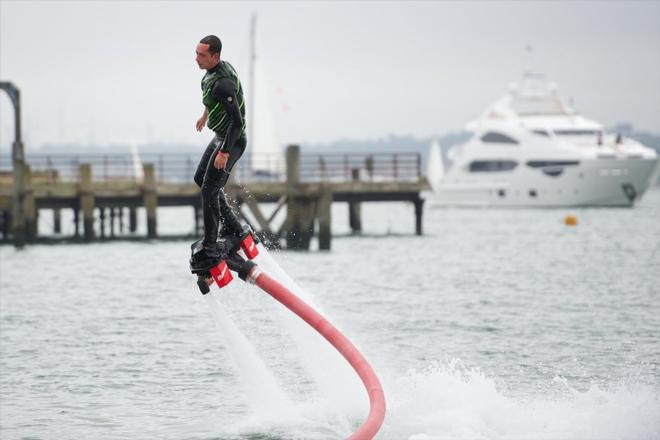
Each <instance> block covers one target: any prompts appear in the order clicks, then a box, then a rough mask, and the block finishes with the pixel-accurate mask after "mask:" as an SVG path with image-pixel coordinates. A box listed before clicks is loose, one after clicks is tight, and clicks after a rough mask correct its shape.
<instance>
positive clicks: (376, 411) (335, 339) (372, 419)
mask: <svg viewBox="0 0 660 440" xmlns="http://www.w3.org/2000/svg"><path fill="white" fill-rule="evenodd" d="M254 283H255V284H256V285H257V286H259V287H260V288H261V289H263V290H264V291H265V292H266V293H268V294H269V295H270V296H272V297H273V298H275V299H276V300H278V301H279V302H281V303H282V304H284V305H285V306H286V307H287V308H288V309H289V310H291V311H292V312H293V313H295V314H296V315H298V316H299V317H300V318H302V319H303V320H304V321H305V322H307V324H309V325H310V326H312V327H313V328H314V329H315V330H316V331H317V332H319V333H320V334H321V335H322V336H323V337H324V338H325V339H327V340H328V342H330V343H331V344H332V345H333V346H334V347H335V348H336V349H337V351H339V352H340V353H341V354H342V356H344V358H346V360H347V361H348V363H349V364H351V366H352V367H353V369H354V370H355V372H356V373H357V374H358V376H360V379H362V383H363V384H364V386H365V388H366V389H367V393H368V394H369V415H368V416H367V420H365V421H364V423H363V424H362V426H360V428H359V429H358V430H357V431H355V432H354V433H353V434H352V435H351V436H350V437H349V440H370V439H372V438H373V437H374V436H375V435H376V433H377V432H378V430H379V429H380V426H381V425H382V424H383V419H384V418H385V393H383V387H382V386H381V385H380V381H379V380H378V377H376V373H375V372H374V370H373V368H371V365H369V362H367V360H366V359H365V358H364V356H362V354H361V353H360V352H359V351H358V350H357V348H355V346H354V345H353V344H352V343H351V341H349V340H348V339H347V338H346V336H344V335H343V334H341V332H340V331H339V330H337V328H335V326H333V325H332V324H331V323H330V322H329V321H328V320H327V319H325V318H324V317H323V316H321V315H320V314H319V313H318V312H317V311H316V310H314V309H313V308H311V307H310V306H308V305H307V304H306V303H305V302H304V301H303V300H301V299H300V298H298V297H297V296H296V295H294V294H293V293H291V292H290V291H289V289H287V288H286V287H284V286H283V285H281V284H280V283H278V282H277V281H275V280H274V279H272V278H271V277H269V276H268V275H266V274H265V273H263V272H260V273H259V274H257V275H256V280H255V282H254Z"/></svg>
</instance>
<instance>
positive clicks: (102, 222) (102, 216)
mask: <svg viewBox="0 0 660 440" xmlns="http://www.w3.org/2000/svg"><path fill="white" fill-rule="evenodd" d="M99 226H100V227H99V229H100V232H101V233H100V235H101V239H103V238H105V208H99Z"/></svg>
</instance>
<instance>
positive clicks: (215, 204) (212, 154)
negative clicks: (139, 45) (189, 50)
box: [194, 35, 247, 259]
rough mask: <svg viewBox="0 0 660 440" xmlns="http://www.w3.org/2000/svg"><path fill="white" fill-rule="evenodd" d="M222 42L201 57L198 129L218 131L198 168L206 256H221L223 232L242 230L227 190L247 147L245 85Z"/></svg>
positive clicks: (203, 44) (205, 46)
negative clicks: (224, 54) (223, 55)
mask: <svg viewBox="0 0 660 440" xmlns="http://www.w3.org/2000/svg"><path fill="white" fill-rule="evenodd" d="M221 51H222V42H221V41H220V39H219V38H218V37H217V36H215V35H209V36H206V37H204V38H202V39H201V40H200V42H199V44H197V48H196V54H197V56H196V58H195V60H196V61H197V64H198V65H199V68H200V69H204V70H206V73H205V74H204V77H203V78H202V102H203V104H204V113H203V114H202V116H201V117H200V118H199V119H198V120H197V123H196V128H197V131H202V129H203V128H204V125H206V126H207V127H208V128H209V129H211V130H213V131H214V132H215V136H214V137H213V139H212V140H211V142H210V143H209V145H208V146H207V147H206V150H205V151H204V154H203V155H202V158H201V160H200V162H199V165H198V167H197V171H196V172H195V178H194V179H195V183H196V184H197V185H198V186H199V187H200V188H201V189H202V210H203V216H204V238H203V246H204V252H205V253H206V256H207V257H209V258H211V259H212V258H213V257H214V256H216V255H217V252H218V250H217V239H218V233H220V236H221V237H227V236H232V235H233V236H236V237H238V236H239V235H240V234H241V230H242V225H241V223H240V222H239V220H238V217H237V216H236V214H235V213H234V212H233V210H232V209H231V207H230V206H229V203H228V202H227V197H226V195H225V192H224V190H223V188H224V186H225V185H226V183H227V180H228V179H229V174H230V173H231V171H232V168H233V167H234V165H236V162H237V161H238V160H239V159H240V158H241V156H242V155H243V152H244V151H245V148H246V146H247V137H246V134H245V132H246V131H245V126H246V122H245V100H244V99H243V87H242V85H241V81H240V79H239V77H238V74H237V73H236V70H235V69H234V67H233V66H232V65H231V64H229V62H227V61H225V60H221V59H220V52H221Z"/></svg>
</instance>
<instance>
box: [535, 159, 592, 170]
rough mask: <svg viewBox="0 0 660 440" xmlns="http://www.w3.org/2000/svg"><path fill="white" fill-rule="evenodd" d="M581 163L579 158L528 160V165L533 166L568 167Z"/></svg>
mask: <svg viewBox="0 0 660 440" xmlns="http://www.w3.org/2000/svg"><path fill="white" fill-rule="evenodd" d="M579 163H580V162H579V161H577V160H530V161H528V162H527V166H528V167H532V168H544V167H567V166H572V165H578V164H579Z"/></svg>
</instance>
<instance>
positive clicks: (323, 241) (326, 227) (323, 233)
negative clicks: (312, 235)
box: [316, 187, 332, 251]
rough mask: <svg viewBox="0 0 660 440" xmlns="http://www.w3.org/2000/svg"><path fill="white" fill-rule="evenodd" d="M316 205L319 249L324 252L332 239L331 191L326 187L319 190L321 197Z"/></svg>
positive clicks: (328, 248) (327, 249)
mask: <svg viewBox="0 0 660 440" xmlns="http://www.w3.org/2000/svg"><path fill="white" fill-rule="evenodd" d="M317 203H318V205H317V209H316V212H317V216H318V221H319V249H320V250H324V251H329V250H330V240H331V238H332V229H331V223H332V216H331V211H332V209H331V208H332V191H331V190H330V188H328V187H324V188H322V189H321V197H319V200H318V202H317Z"/></svg>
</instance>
